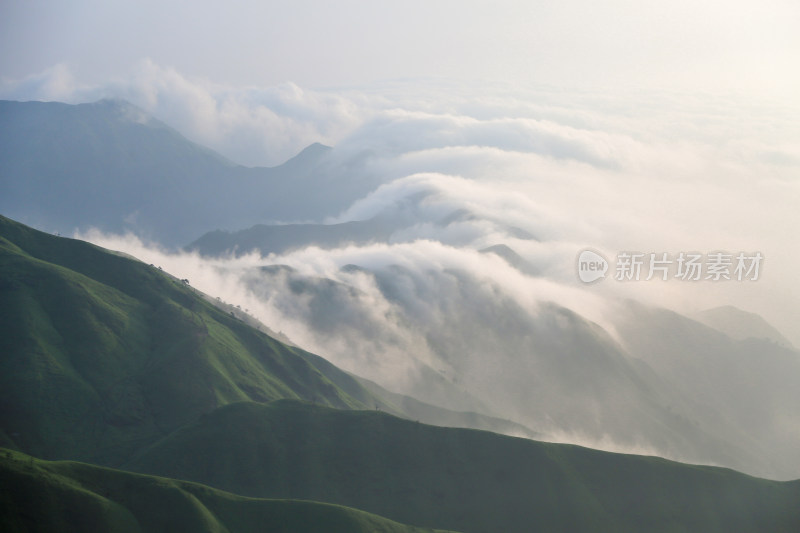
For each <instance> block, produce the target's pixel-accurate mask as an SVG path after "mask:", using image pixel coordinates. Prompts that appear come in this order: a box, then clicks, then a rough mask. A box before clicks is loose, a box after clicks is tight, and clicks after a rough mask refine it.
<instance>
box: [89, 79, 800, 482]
mask: <svg viewBox="0 0 800 533" xmlns="http://www.w3.org/2000/svg"><path fill="white" fill-rule="evenodd" d="M405 89H406V90H405V92H404V91H401V90H399V89H398V90H397V91H396V92H395V93H394V96H393V97H392V98H389V97H386V96H384V97H382V98H378V97H376V96H375V95H374V94H372V93H369V92H366V91H365V92H364V93H360V94H358V95H357V96H354V95H353V94H354V93H353V92H352V91H350V92H343V93H342V94H338V95H336V98H340V99H341V101H347V102H349V103H350V104H351V105H352V106H354V108H357V109H358V111H357V112H354V113H353V115H352V116H351V118H352V120H348V121H346V122H347V125H346V127H345V126H342V127H340V128H338V129H337V130H336V131H337V133H336V134H330V135H329V136H328V138H327V140H329V141H330V140H333V141H335V143H334V144H335V148H334V150H333V151H332V152H331V153H330V154H329V157H330V161H331V164H330V165H329V166H328V167H326V168H329V169H331V172H332V173H333V174H332V175H329V176H325V179H324V182H321V183H322V185H321V186H326V187H337V183H341V184H342V186H345V185H346V184H347V183H349V182H351V181H352V180H361V181H360V182H362V183H374V187H370V190H369V192H367V193H365V194H363V195H361V196H360V197H358V198H353V201H352V203H351V205H350V207H349V208H348V209H346V210H344V211H343V212H340V213H338V214H332V215H331V214H326V215H324V216H320V219H319V220H317V221H316V222H317V223H325V224H336V223H343V222H348V221H354V220H358V221H373V222H374V224H375V225H376V227H377V226H378V225H381V227H382V228H384V229H385V228H387V227H388V228H390V229H389V230H388V237H386V235H387V233H386V232H385V231H383V232H381V236H380V238H376V239H374V240H371V241H369V240H368V241H367V242H358V243H349V244H348V243H344V244H341V243H339V244H336V245H335V246H325V245H319V244H317V245H307V244H302V245H298V246H297V247H294V248H291V247H290V248H289V249H288V250H286V251H282V252H281V253H280V254H261V253H258V252H251V253H246V254H237V253H236V250H235V249H233V248H232V249H231V250H230V252H229V253H227V254H224V255H222V256H218V257H210V256H205V255H202V253H201V251H195V252H175V251H167V250H166V249H163V248H161V247H159V246H158V245H157V244H153V243H145V242H142V241H141V240H140V239H139V238H138V237H136V236H134V235H124V236H120V235H106V234H103V233H101V232H99V231H93V232H89V233H86V234H82V235H79V237H81V238H84V239H87V240H90V241H92V242H94V243H96V244H99V245H101V246H104V247H107V248H111V249H116V250H121V251H124V252H126V253H128V254H131V255H133V256H135V257H137V258H139V259H140V260H142V261H144V262H147V263H152V264H154V265H157V266H161V267H162V268H163V269H164V270H166V271H168V272H170V273H172V274H174V275H175V276H178V277H180V278H187V279H189V281H190V283H191V285H192V286H194V287H196V288H197V289H199V290H201V291H203V292H205V293H208V294H210V295H212V296H215V297H219V298H220V299H222V300H224V301H226V302H228V303H232V304H236V305H240V306H241V307H242V308H243V309H246V310H248V312H249V313H250V314H252V315H253V316H255V317H256V318H258V319H259V320H261V321H262V322H263V323H264V324H266V325H267V326H268V327H270V328H271V329H272V330H274V331H280V332H282V333H283V334H285V335H286V336H288V337H289V338H290V339H291V340H292V341H293V342H295V343H296V344H298V345H299V346H301V347H303V348H305V349H308V350H309V351H312V352H315V353H318V354H320V355H322V356H324V357H326V358H327V359H329V360H330V361H332V362H334V363H335V364H337V365H339V366H340V367H342V368H345V369H347V370H349V371H352V372H354V373H356V374H358V375H361V376H364V377H367V378H370V379H373V380H375V381H377V382H378V383H380V384H381V385H383V386H385V387H387V388H389V389H391V390H395V391H398V392H404V393H408V394H411V395H414V396H416V397H419V398H420V399H423V400H426V401H430V402H433V403H437V404H439V405H442V406H446V407H450V408H454V409H462V410H477V411H482V412H486V413H488V414H492V415H495V416H500V417H503V418H508V419H511V420H514V421H517V422H520V423H522V424H524V425H527V426H528V427H530V428H531V429H533V430H534V431H537V432H540V433H542V434H544V435H547V436H549V438H552V439H559V440H560V439H563V440H569V441H572V442H579V443H583V444H586V445H589V446H596V447H602V448H605V449H614V450H619V451H628V452H636V451H639V452H642V453H657V454H659V455H664V456H666V457H671V458H675V459H680V460H684V461H691V462H703V463H709V464H722V465H726V466H731V467H734V468H738V469H740V470H744V471H747V472H750V473H755V474H759V475H764V476H768V477H776V478H791V477H798V476H800V456H798V455H797V453H796V452H795V451H793V450H792V449H791V446H790V443H791V442H792V441H793V439H794V441H795V442H796V439H797V437H798V436H800V407H798V406H800V398H798V395H797V393H796V392H793V391H792V390H786V389H787V388H788V389H791V383H792V382H795V383H796V380H797V378H800V354H798V352H797V351H795V350H793V349H790V348H786V347H781V346H779V345H776V344H775V343H774V342H770V341H769V340H768V339H757V340H754V341H753V343H751V344H750V345H746V344H742V343H745V341H735V340H733V339H731V338H729V337H727V336H725V335H724V334H723V333H721V332H719V331H717V330H713V329H711V328H709V327H707V326H703V325H701V324H699V323H697V322H694V321H691V320H689V319H688V318H685V317H684V316H682V315H692V314H694V313H696V312H698V311H701V310H704V309H708V308H712V307H717V306H722V305H732V306H736V307H738V308H741V309H744V310H747V311H751V312H755V313H758V314H759V315H761V316H762V317H764V318H765V319H766V320H767V321H768V322H769V323H771V324H772V325H773V326H775V327H777V328H778V329H779V330H780V331H781V333H782V334H783V335H784V336H786V337H787V338H788V339H789V340H790V341H791V342H792V343H794V344H795V345H796V346H797V345H800V333H799V332H798V331H796V330H795V329H794V324H795V323H796V322H797V320H798V319H800V315H799V312H800V311H799V309H798V306H797V303H796V302H797V297H798V294H797V289H796V283H794V278H793V275H794V271H795V268H794V266H795V265H796V264H798V261H800V251H798V250H797V248H796V247H795V246H792V245H793V244H794V242H795V241H796V238H795V235H794V232H795V231H796V230H795V228H794V226H795V224H792V222H793V221H796V220H797V215H796V214H795V212H796V206H797V205H800V182H798V181H797V176H798V175H800V173H798V170H800V152H798V150H797V146H800V144H796V143H795V144H792V143H790V142H788V141H789V140H791V139H795V140H797V139H798V138H800V135H798V130H797V126H796V125H797V124H798V122H797V121H796V120H793V118H792V117H795V118H796V116H797V115H796V111H792V110H785V109H774V108H771V107H769V106H766V105H761V104H758V105H756V104H752V103H744V104H742V102H737V101H735V100H726V99H713V98H709V97H688V96H668V95H644V94H638V95H633V96H630V95H629V96H628V97H623V96H618V97H612V96H608V95H587V94H573V95H569V94H566V93H565V94H561V93H556V92H552V91H551V92H548V91H539V92H537V91H529V92H522V91H510V90H505V91H498V93H496V94H497V95H498V96H493V97H486V96H484V95H483V94H482V93H481V91H480V90H475V91H474V92H472V93H469V92H468V91H466V90H463V89H462V90H461V91H460V92H457V93H456V94H452V95H451V94H448V92H447V88H446V87H439V88H436V87H434V88H431V89H427V90H426V91H421V90H415V89H411V88H408V87H406V88H405ZM479 89H480V88H479ZM228 96H229V97H232V96H231V95H230V94H229V95H228ZM296 96H297V95H296ZM331 97H333V96H331ZM297 98H300V99H302V95H300V96H297ZM337 101H339V100H337ZM357 104H361V106H360V107H359V106H358V105H357ZM285 112H286V113H291V111H285ZM304 113H306V114H308V113H312V114H313V110H312V111H309V109H308V108H304ZM320 113H321V114H324V112H323V111H320ZM318 119H319V120H320V121H322V122H324V121H325V119H324V117H318ZM334 122H335V121H334ZM334 122H327V123H326V124H329V125H331V127H332V128H333V126H332V124H333V123H334ZM334 129H335V128H334ZM292 200H293V199H291V198H287V199H286V201H287V202H291V201H292ZM259 222H263V221H253V224H256V223H259ZM285 222H287V223H288V222H294V221H291V220H286V221H285ZM220 229H224V230H239V229H244V228H220ZM198 237H199V235H198ZM187 244H188V243H187ZM585 248H591V249H593V250H595V251H598V252H600V253H601V254H602V255H603V256H604V257H605V258H606V259H608V261H609V263H610V267H609V270H608V272H607V275H606V279H604V280H602V281H599V282H596V283H593V284H583V283H582V282H581V281H580V280H579V279H578V276H577V273H576V259H577V255H578V253H579V252H580V251H581V250H583V249H585ZM626 251H627V252H634V251H636V252H642V253H645V254H649V253H656V254H658V255H659V256H660V255H661V254H662V253H667V254H669V256H670V257H671V258H672V259H673V260H674V259H675V258H676V257H677V256H678V254H679V253H681V252H686V253H688V252H698V253H701V254H710V253H712V252H717V251H727V252H729V253H732V254H737V253H739V252H744V253H746V254H751V253H755V252H760V253H761V254H762V256H763V257H764V259H763V263H762V264H761V265H760V267H761V270H760V275H759V278H758V280H757V281H751V280H748V279H744V280H742V281H739V280H736V279H732V280H727V281H724V280H723V281H711V280H706V279H701V280H698V281H682V280H680V279H675V278H674V277H671V278H670V279H668V280H666V281H662V280H660V279H654V280H651V281H645V280H644V278H645V277H647V272H646V270H643V272H642V276H641V279H640V281H634V280H631V281H618V280H617V279H615V270H614V268H615V263H616V259H617V254H619V253H620V252H626ZM675 266H676V265H674V264H673V265H672V268H673V271H672V273H673V274H674V268H675ZM657 308H665V309H669V310H671V312H673V313H672V314H667V315H664V314H659V313H661V311H658V312H657V311H655V310H656V309H657ZM663 312H664V313H668V312H667V311H663ZM676 313H677V314H676ZM672 316H678V317H681V318H680V319H675V320H674V321H673V320H666V318H665V317H672ZM684 319H685V320H686V321H687V322H683V321H682V320H684ZM687 324H690V325H687ZM643 332H647V335H645V333H643ZM687 332H691V335H692V337H691V342H688V341H687V337H686V335H688V333H687ZM648 346H650V347H651V348H652V349H651V350H650V351H648ZM748 346H749V347H748ZM682 350H691V353H683V352H680V351H682ZM748 350H750V352H748ZM656 352H657V353H658V354H660V355H659V357H660V359H658V360H655V359H653V357H652V354H653V353H656ZM679 352H680V353H679ZM748 353H750V355H752V357H751V358H750V359H749V360H748V358H747V354H748ZM707 354H713V357H714V359H713V365H712V364H711V363H710V362H709V361H710V360H704V359H703V358H704V357H706V356H707ZM726 354H729V355H730V359H729V360H726V359H725V357H726ZM755 357H760V358H761V359H762V362H763V365H764V366H763V368H767V369H769V371H768V372H766V375H769V376H772V378H774V381H770V379H772V378H770V379H758V380H755V381H753V382H752V383H754V385H753V386H750V387H742V386H741V383H742V380H744V381H745V382H746V381H747V379H748V377H747V375H746V372H751V371H752V370H753V368H758V365H755V366H754V365H753V359H752V358H755ZM670 359H674V360H676V361H681V365H683V367H682V368H683V369H684V370H683V373H682V372H678V371H677V370H676V368H675V367H674V365H670V364H667V363H665V360H670ZM726 364H727V365H730V367H729V368H727V369H725V371H719V370H720V367H724V366H725V365H726ZM715 365H716V366H715ZM692 369H702V371H703V372H706V373H708V375H705V377H704V378H703V379H694V380H687V378H686V375H685V374H687V373H688V374H691V372H692ZM780 375H784V376H786V375H789V376H791V377H792V378H791V379H789V380H786V379H781V378H778V376H780ZM681 380H683V381H681ZM792 380H793V381H792ZM770 388H773V389H775V390H779V391H780V392H775V390H773V391H769V390H765V389H770ZM709 391H713V392H714V394H715V395H717V396H718V397H719V398H725V399H726V400H727V401H729V402H730V405H735V406H736V407H735V408H730V409H729V408H726V407H725V404H724V403H723V402H721V401H714V400H713V398H711V397H710V394H709ZM784 402H793V403H788V404H787V403H784ZM745 406H751V409H750V410H751V411H752V412H744V411H748V409H745ZM753 413H763V414H765V416H766V415H769V420H768V421H766V422H765V421H763V420H760V419H758V417H757V416H755V417H754V416H753ZM759 420H760V421H759Z"/></svg>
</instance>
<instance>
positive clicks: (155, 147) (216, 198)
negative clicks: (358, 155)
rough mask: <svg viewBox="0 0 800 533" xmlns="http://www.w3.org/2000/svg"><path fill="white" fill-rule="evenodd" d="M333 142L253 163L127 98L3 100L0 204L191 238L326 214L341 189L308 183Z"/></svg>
mask: <svg viewBox="0 0 800 533" xmlns="http://www.w3.org/2000/svg"><path fill="white" fill-rule="evenodd" d="M328 150H329V149H328V148H327V147H324V146H322V145H312V146H310V147H308V148H307V149H306V150H304V151H303V152H301V153H300V154H298V155H297V156H296V157H295V158H293V159H292V160H290V161H288V162H287V163H285V164H284V165H281V166H279V167H274V168H245V167H242V166H239V165H236V164H233V163H231V162H230V161H227V160H225V159H224V158H223V157H222V156H220V155H219V154H216V153H214V152H212V151H211V150H208V149H206V148H203V147H201V146H199V145H197V144H194V143H192V142H190V141H188V140H187V139H186V138H184V137H183V136H182V135H180V134H179V133H178V132H176V131H175V130H173V129H171V128H169V127H168V126H167V125H165V124H164V123H162V122H160V121H158V120H156V119H154V118H153V117H151V116H149V115H147V114H146V113H145V112H144V111H142V110H141V109H139V108H137V107H135V106H133V105H131V104H129V103H127V102H124V101H119V100H101V101H99V102H96V103H93V104H80V105H68V104H62V103H56V102H47V103H45V102H10V101H0V212H2V213H4V214H6V215H7V216H11V217H12V218H15V219H18V220H21V221H23V222H26V223H28V224H32V225H35V226H37V227H41V228H45V229H48V230H50V231H59V232H63V233H68V234H69V233H72V232H73V231H74V230H75V229H76V228H77V229H81V230H85V229H87V228H89V227H97V228H100V229H101V230H104V231H111V232H123V231H134V232H136V233H137V234H139V235H142V236H144V237H147V238H150V239H155V240H157V241H159V242H161V243H162V244H167V245H183V244H186V243H187V242H189V241H190V240H192V239H194V238H196V237H197V236H198V235H201V234H203V233H204V232H206V231H210V230H213V229H216V228H236V227H245V226H250V225H252V224H254V223H257V222H262V221H267V220H297V219H309V218H314V217H317V216H324V215H325V213H322V212H321V211H320V207H321V205H322V204H321V203H320V198H326V201H328V200H330V199H334V198H336V194H333V193H332V192H331V190H330V188H329V187H322V186H321V185H320V183H318V182H315V183H316V186H310V183H311V181H314V180H315V178H314V175H315V170H316V169H318V167H319V165H321V164H322V162H323V160H324V159H325V157H326V154H327V152H328ZM310 180H311V181H310ZM287 197H288V198H293V199H297V198H300V199H301V200H300V201H292V202H287V201H286V199H287ZM303 198H305V201H303V200H302V199H303ZM323 203H324V202H323ZM76 205H80V206H81V207H82V208H81V209H75V206H76ZM342 207H343V206H340V207H338V209H341V208H342ZM336 212H337V208H336V207H334V208H333V209H332V212H330V213H327V214H331V215H332V214H335V213H336Z"/></svg>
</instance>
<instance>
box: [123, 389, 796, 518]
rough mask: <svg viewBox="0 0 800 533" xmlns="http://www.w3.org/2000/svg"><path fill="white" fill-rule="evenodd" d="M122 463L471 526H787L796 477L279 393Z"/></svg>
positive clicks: (230, 409)
mask: <svg viewBox="0 0 800 533" xmlns="http://www.w3.org/2000/svg"><path fill="white" fill-rule="evenodd" d="M128 467H129V468H131V469H134V470H137V471H142V472H151V473H159V474H160V475H167V476H170V477H176V478H181V479H189V480H193V481H197V482H200V483H205V484H208V485H211V486H215V487H219V488H222V489H225V490H230V491H233V492H237V493H241V494H246V495H249V496H259V497H289V498H300V499H311V500H318V501H328V502H332V503H337V504H341V505H347V506H352V507H356V508H359V509H364V510H367V511H369V512H373V513H376V514H379V515H382V516H386V517H389V518H391V519H393V520H398V521H401V522H405V523H412V524H416V525H424V526H427V527H439V528H449V529H456V530H460V531H465V532H476V533H477V532H490V531H491V532H493V531H503V532H506V533H509V532H514V531H519V532H529V531H536V530H542V531H703V532H713V531H721V532H730V531H797V530H798V528H800V482H774V481H767V480H762V479H757V478H753V477H749V476H746V475H744V474H740V473H738V472H735V471H732V470H727V469H721V468H712V467H700V466H692V465H685V464H680V463H675V462H671V461H667V460H663V459H659V458H655V457H643V456H632V455H623V454H612V453H606V452H600V451H596V450H590V449H586V448H581V447H578V446H569V445H559V444H548V443H541V442H535V441H530V440H525V439H518V438H512V437H504V436H500V435H496V434H493V433H488V432H483V431H475V430H466V429H453V428H439V427H432V426H427V425H424V424H419V423H415V422H412V421H408V420H403V419H399V418H396V417H393V416H390V415H388V414H385V413H380V412H376V411H372V412H364V411H360V412H359V411H340V410H333V409H329V408H324V407H321V406H314V405H311V404H304V403H300V402H296V401H290V400H280V401H276V402H272V403H270V404H267V405H263V404H255V403H239V404H233V405H229V406H226V407H223V408H220V409H218V410H216V411H214V412H213V413H211V414H209V415H207V416H205V417H203V418H202V419H201V420H199V421H198V422H195V423H193V424H190V425H188V426H186V427H184V428H182V429H180V430H178V431H176V432H175V433H174V434H173V435H171V436H169V437H167V438H165V439H164V440H162V441H161V442H159V443H158V444H156V445H154V446H153V447H151V448H150V449H149V450H147V451H146V452H144V453H143V454H142V455H141V456H139V457H138V458H137V459H136V460H134V461H133V463H131V464H130V465H128Z"/></svg>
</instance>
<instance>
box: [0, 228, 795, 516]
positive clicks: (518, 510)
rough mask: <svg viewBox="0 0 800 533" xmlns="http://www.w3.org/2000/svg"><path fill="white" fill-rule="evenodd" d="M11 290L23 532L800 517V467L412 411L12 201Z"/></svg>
mask: <svg viewBox="0 0 800 533" xmlns="http://www.w3.org/2000/svg"><path fill="white" fill-rule="evenodd" d="M0 294H1V295H2V298H0V302H2V309H1V311H2V312H0V332H2V335H0V339H2V340H0V342H2V350H0V353H1V354H2V360H1V361H0V364H2V373H1V374H0V379H1V380H2V386H1V387H0V391H2V392H1V393H0V394H1V395H0V437H2V439H3V441H2V445H3V446H4V447H5V448H7V449H6V450H0V473H1V474H0V484H1V485H0V486H2V489H3V490H0V513H2V520H3V523H4V527H6V526H7V527H6V529H9V530H10V531H27V530H47V529H59V530H65V531H70V530H85V529H87V528H88V529H92V530H96V531H175V530H196V531H219V530H228V531H258V530H263V528H267V527H271V526H270V524H274V527H275V528H280V527H283V528H284V529H285V530H290V531H355V532H358V531H389V532H391V531H398V532H400V531H416V530H415V529H413V528H412V527H410V526H403V525H402V524H410V525H411V526H414V527H418V528H439V529H448V530H456V531H464V532H483V531H498V530H502V531H509V532H514V531H531V530H532V529H534V530H535V529H537V528H538V529H544V530H548V531H575V530H582V529H591V530H594V531H642V530H650V531H673V530H676V529H677V530H681V529H690V530H702V531H737V530H738V531H753V530H769V531H793V530H795V529H796V528H797V526H798V525H799V524H800V507H798V506H797V501H798V499H800V485H798V482H776V481H766V480H761V479H756V478H752V477H749V476H746V475H743V474H739V473H737V472H734V471H731V470H727V469H721V468H713V467H697V466H691V465H684V464H680V463H675V462H671V461H666V460H663V459H657V458H651V457H641V456H630V455H621V454H612V453H607V452H600V451H595V450H589V449H586V448H581V447H576V446H570V445H558V444H545V443H539V442H535V441H531V440H527V439H520V438H512V437H506V436H502V435H497V434H495V433H490V432H486V431H476V430H465V429H455V428H446V427H434V426H429V425H426V424H424V423H421V422H418V421H415V420H408V419H405V420H404V419H402V418H398V417H396V416H393V415H392V414H390V413H389V412H387V411H389V410H391V409H398V407H397V405H395V404H393V403H392V401H391V399H385V398H382V397H381V396H380V395H376V394H375V393H374V392H372V391H371V390H368V388H367V387H365V386H364V385H363V384H362V383H361V382H359V381H358V380H356V379H355V378H353V377H352V376H351V375H349V374H347V373H344V372H342V371H340V370H338V369H336V368H335V367H333V365H331V364H330V363H325V362H324V361H322V360H320V359H319V358H316V357H315V356H313V355H311V354H307V353H305V352H302V350H298V349H296V348H291V347H287V346H285V345H283V344H281V343H279V342H278V341H276V340H274V339H272V338H270V337H269V336H267V335H266V334H265V333H262V332H259V331H258V330H256V329H253V328H251V327H250V326H248V325H246V324H245V323H244V322H242V321H240V320H238V319H237V318H235V317H232V316H230V314H229V313H227V312H224V311H223V310H221V309H219V308H217V307H215V306H213V305H211V304H210V303H209V302H208V301H207V300H206V299H205V298H203V297H202V296H201V295H199V294H197V293H196V292H195V291H194V290H193V289H192V288H191V287H188V286H187V285H186V284H185V283H184V282H182V281H181V280H177V279H174V278H172V277H170V276H169V275H167V274H165V273H163V272H161V271H160V270H159V269H158V268H157V267H153V266H150V265H146V264H143V263H140V262H137V261H135V260H133V259H131V258H128V257H124V256H122V255H120V254H115V253H112V252H109V251H106V250H103V249H100V248H98V247H95V246H93V245H90V244H87V243H84V242H81V241H76V240H72V239H65V238H60V237H56V236H52V235H48V234H44V233H41V232H39V231H36V230H33V229H31V228H28V227H25V226H23V225H21V224H18V223H16V222H14V221H12V220H9V219H7V218H0ZM376 406H377V407H378V408H379V409H380V411H378V410H376V409H375V407H376ZM398 410H399V409H398ZM31 454H32V455H33V456H36V457H38V458H34V457H31ZM43 458H48V459H62V460H75V459H78V460H81V461H83V462H91V463H99V464H100V465H114V466H116V467H117V468H121V469H123V470H127V471H131V470H133V471H136V472H140V473H142V474H146V475H141V474H132V473H127V472H124V471H120V470H112V469H109V468H104V467H102V466H92V465H90V464H82V463H74V462H69V461H66V462H64V461H60V462H47V461H43V460H41V459H43ZM152 476H158V477H152ZM167 477H170V478H179V479H183V480H187V481H194V482H197V483H202V484H203V485H197V484H194V483H187V482H186V481H174V480H170V479H166V478H167ZM222 491H226V492H222ZM252 498H257V499H252ZM263 498H270V499H269V500H265V499H263ZM297 500H308V501H305V502H300V501H297ZM312 502H323V503H327V504H329V505H324V504H323V503H312ZM331 504H332V505H331ZM354 509H360V510H359V511H357V510H354ZM364 511H366V512H364ZM376 515H380V516H384V517H386V518H387V519H389V520H386V519H383V518H380V516H376ZM223 528H224V529H223Z"/></svg>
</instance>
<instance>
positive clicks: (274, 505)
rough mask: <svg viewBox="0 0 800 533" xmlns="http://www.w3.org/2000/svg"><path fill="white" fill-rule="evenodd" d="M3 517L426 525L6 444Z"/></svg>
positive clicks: (231, 528)
mask: <svg viewBox="0 0 800 533" xmlns="http://www.w3.org/2000/svg"><path fill="white" fill-rule="evenodd" d="M0 517H2V526H3V531H6V532H7V533H15V532H38V531H43V532H46V531H60V532H72V531H75V532H86V531H92V532H93V533H106V532H108V533H111V532H115V533H116V532H131V533H135V532H144V531H147V532H150V533H155V532H162V531H163V532H164V533H174V532H176V531H192V532H221V531H225V532H229V533H249V532H253V533H255V532H257V531H285V532H292V533H306V532H307V533H323V532H324V533H424V532H431V530H429V529H420V528H415V527H410V526H404V525H402V524H398V523H396V522H393V521H391V520H386V519H384V518H381V517H379V516H375V515H372V514H369V513H365V512H362V511H357V510H355V509H348V508H346V507H341V506H337V505H330V504H323V503H315V502H307V501H293V500H263V499H262V500H257V499H252V498H244V497H240V496H236V495H234V494H229V493H225V492H222V491H219V490H214V489H210V488H208V487H204V486H202V485H196V484H194V483H187V482H182V481H174V480H169V479H164V478H156V477H151V476H143V475H138V474H131V473H128V472H122V471H119V470H111V469H108V468H102V467H97V466H91V465H87V464H81V463H73V462H49V461H42V460H40V459H34V458H32V457H30V456H27V455H24V454H21V453H18V452H11V451H8V450H2V449H0Z"/></svg>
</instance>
